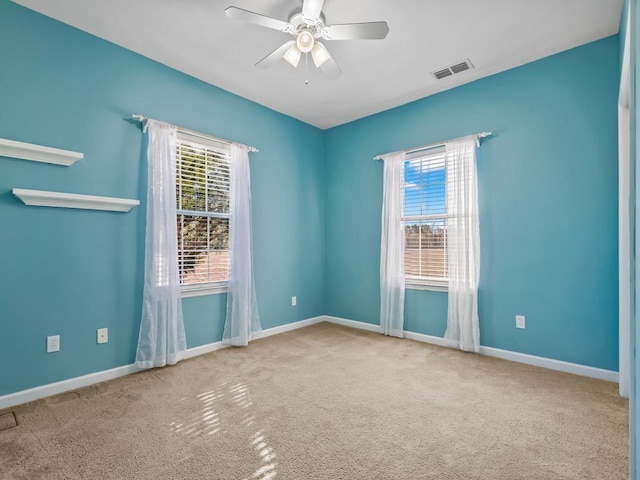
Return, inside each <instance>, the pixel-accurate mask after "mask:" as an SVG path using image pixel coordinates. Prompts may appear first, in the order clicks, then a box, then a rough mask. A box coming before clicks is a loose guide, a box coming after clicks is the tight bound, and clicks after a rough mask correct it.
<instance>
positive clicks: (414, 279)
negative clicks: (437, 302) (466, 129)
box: [401, 145, 451, 292]
mask: <svg viewBox="0 0 640 480" xmlns="http://www.w3.org/2000/svg"><path fill="white" fill-rule="evenodd" d="M445 154H446V152H445V149H444V145H439V146H436V147H433V148H430V149H429V150H426V151H424V150H422V151H418V152H411V153H409V154H407V157H406V160H405V164H403V179H402V214H401V222H402V228H403V229H404V228H406V225H405V222H406V221H407V220H415V221H416V222H424V221H429V220H443V221H444V223H445V226H446V224H447V223H448V221H449V219H450V218H451V215H449V214H448V213H447V212H446V198H447V190H446V189H447V167H446V161H445V162H444V202H445V212H444V213H437V214H428V215H405V208H406V205H407V203H406V202H407V198H406V193H405V190H406V179H405V178H404V171H405V170H404V169H405V168H406V166H405V165H406V162H409V161H411V160H415V159H420V160H424V159H428V158H429V157H436V156H437V157H443V155H445ZM445 239H446V237H445ZM405 242H406V240H405ZM447 249H448V246H447V243H446V240H445V252H446V251H447ZM406 255H407V254H406V243H405V252H404V259H403V261H404V262H405V288H408V289H411V290H430V291H435V292H448V291H449V276H448V272H447V276H446V277H444V278H440V277H426V276H425V277H420V276H416V275H407V274H406ZM445 258H446V257H445Z"/></svg>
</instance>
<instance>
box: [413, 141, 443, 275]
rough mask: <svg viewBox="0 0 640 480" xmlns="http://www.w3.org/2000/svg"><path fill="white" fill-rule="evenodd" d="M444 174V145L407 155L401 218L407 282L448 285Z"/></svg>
mask: <svg viewBox="0 0 640 480" xmlns="http://www.w3.org/2000/svg"><path fill="white" fill-rule="evenodd" d="M446 175H447V172H446V167H445V153H444V148H438V149H430V150H427V151H422V152H418V153H414V154H412V155H409V156H407V161H406V162H405V164H404V180H403V184H404V185H403V187H404V210H403V213H402V222H403V225H404V229H405V277H406V282H407V283H409V284H411V283H415V284H423V285H431V286H438V287H446V285H447V281H448V271H447V211H446V201H445V198H446V180H447V178H446Z"/></svg>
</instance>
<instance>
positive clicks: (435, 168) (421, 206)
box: [404, 155, 446, 223]
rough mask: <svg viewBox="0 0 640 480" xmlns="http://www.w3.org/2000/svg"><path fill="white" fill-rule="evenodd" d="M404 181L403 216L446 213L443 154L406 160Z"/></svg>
mask: <svg viewBox="0 0 640 480" xmlns="http://www.w3.org/2000/svg"><path fill="white" fill-rule="evenodd" d="M404 181H405V185H404V187H405V188H404V204H405V211H404V215H405V217H410V216H421V215H438V214H442V215H444V214H445V213H446V207H445V197H444V196H445V167H444V155H432V156H429V157H420V158H415V159H412V160H408V161H406V162H405V164H404ZM407 220H408V219H407ZM407 223H409V222H407ZM412 223H413V222H412Z"/></svg>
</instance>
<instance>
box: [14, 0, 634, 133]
mask: <svg viewBox="0 0 640 480" xmlns="http://www.w3.org/2000/svg"><path fill="white" fill-rule="evenodd" d="M14 1H15V2H16V3H19V4H20V5H23V6H25V7H28V8H31V9H33V10H35V11H37V12H40V13H42V14H44V15H47V16H50V17H53V18H55V19H57V20H60V21H62V22H64V23H67V24H69V25H72V26H74V27H77V28H79V29H81V30H84V31H87V32H89V33H92V34H94V35H96V36H98V37H100V38H103V39H105V40H108V41H110V42H113V43H115V44H118V45H120V46H122V47H125V48H128V49H130V50H133V51H134V52H137V53H140V54H141V55H144V56H146V57H149V58H151V59H153V60H156V61H158V62H160V63H163V64H165V65H168V66H170V67H172V68H175V69H176V70H180V71H182V72H184V73H187V74H189V75H192V76H194V77H196V78H199V79H201V80H204V81H205V82H208V83H211V84H213V85H216V86H218V87H221V88H223V89H225V90H228V91H230V92H233V93H236V94H238V95H241V96H243V97H245V98H248V99H250V100H253V101H255V102H257V103H260V104H262V105H265V106H267V107H270V108H272V109H274V110H277V111H279V112H282V113H285V114H287V115H290V116H292V117H295V118H297V119H300V120H302V121H304V122H307V123H310V124H311V125H315V126H317V127H319V128H322V129H325V128H329V127H332V126H335V125H340V124H343V123H346V122H349V121H352V120H355V119H358V118H361V117H364V116H367V115H371V114H373V113H377V112H380V111H382V110H386V109H388V108H391V107H395V106H398V105H402V104H405V103H408V102H411V101H413V100H416V99H419V98H422V97H425V96H428V95H432V94H434V93H437V92H440V91H443V90H448V89H450V88H453V87H456V86H458V85H461V84H464V83H468V82H470V81H473V80H476V79H478V78H481V77H485V76H487V75H491V74H494V73H497V72H500V71H503V70H507V69H509V68H513V67H515V66H518V65H522V64H524V63H528V62H531V61H533V60H537V59H539V58H542V57H545V56H548V55H551V54H554V53H557V52H561V51H563V50H567V49H569V48H572V47H575V46H578V45H582V44H584V43H588V42H591V41H594V40H597V39H600V38H604V37H606V36H609V35H613V34H615V33H616V32H617V31H618V27H619V21H620V14H621V11H622V5H623V0H482V1H478V0H397V1H395V2H391V1H388V0H326V1H325V4H324V8H323V12H324V14H325V17H326V20H327V24H339V23H351V22H369V21H378V20H385V21H386V22H387V23H388V24H389V29H390V32H389V35H388V36H387V38H386V39H385V40H355V41H332V42H330V41H327V42H325V44H326V45H327V47H328V49H329V51H330V52H331V54H332V55H333V57H334V58H335V59H336V61H337V62H338V63H339V65H340V66H341V68H342V70H343V72H344V73H343V76H342V77H340V78H338V79H337V80H328V79H327V78H325V77H324V76H323V75H322V74H321V72H319V71H316V70H315V68H314V67H313V62H311V61H309V71H308V73H305V68H304V59H302V61H301V62H300V65H299V66H298V69H297V70H294V69H293V67H291V66H290V65H289V64H287V63H286V62H284V61H281V62H279V63H278V64H277V65H276V66H275V67H272V68H271V69H269V70H260V69H257V68H255V67H254V66H253V65H254V64H255V63H256V62H257V61H258V60H260V59H261V58H262V57H264V56H265V55H266V54H267V53H269V52H271V51H272V50H274V49H275V48H276V47H277V46H279V45H280V44H282V43H284V42H285V41H286V40H290V39H291V38H292V37H291V36H289V35H288V34H286V33H283V32H278V31H275V30H269V29H266V28H264V27H260V26H257V25H252V24H246V23H242V22H239V21H237V20H232V19H229V18H227V17H226V16H225V14H224V9H225V8H226V7H228V6H230V5H234V6H237V7H240V8H243V9H246V10H252V11H255V12H258V13H261V14H264V15H268V16H272V17H275V18H279V19H282V20H285V21H286V20H287V19H288V17H289V14H290V13H291V12H292V11H293V10H294V9H295V8H299V7H300V6H301V0H224V1H221V0H136V1H131V0H108V1H105V0H14ZM466 58H469V59H470V60H471V62H472V63H473V64H474V65H475V67H476V68H475V69H474V70H471V71H467V72H463V73H461V74H458V75H455V76H454V77H449V78H446V79H444V80H435V79H434V78H433V77H432V76H431V74H430V72H432V71H434V70H437V69H439V68H440V67H444V66H447V65H451V64H454V63H457V62H458V61H460V60H463V59H466ZM306 79H308V80H309V84H308V85H306V84H305V80H306Z"/></svg>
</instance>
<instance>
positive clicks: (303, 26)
mask: <svg viewBox="0 0 640 480" xmlns="http://www.w3.org/2000/svg"><path fill="white" fill-rule="evenodd" d="M289 25H291V26H292V27H293V28H292V29H291V30H292V31H290V32H289V33H291V35H293V36H294V37H297V36H298V34H299V33H300V32H301V31H303V30H308V31H309V32H311V34H312V35H313V38H320V37H322V30H324V27H325V26H326V25H325V19H324V15H322V14H320V17H318V18H317V19H315V20H314V21H309V19H308V18H305V17H304V16H303V15H302V11H300V10H297V11H296V12H294V13H293V14H292V15H291V17H289Z"/></svg>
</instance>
